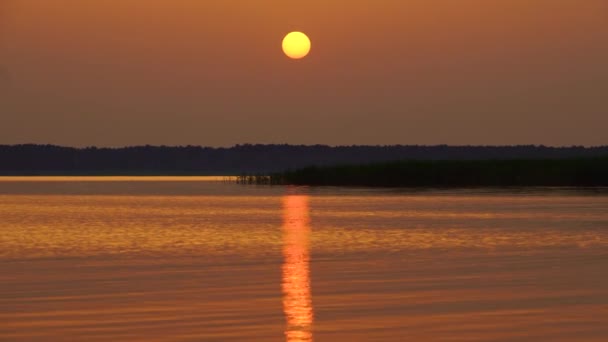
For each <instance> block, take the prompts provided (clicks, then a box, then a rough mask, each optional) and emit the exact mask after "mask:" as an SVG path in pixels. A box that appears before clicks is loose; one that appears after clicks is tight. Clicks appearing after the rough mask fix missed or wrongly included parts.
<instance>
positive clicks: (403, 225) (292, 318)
mask: <svg viewBox="0 0 608 342" xmlns="http://www.w3.org/2000/svg"><path fill="white" fill-rule="evenodd" d="M313 340H314V341H405V340H413V341H606V340H608V190H606V189H595V190H594V189H582V190H576V189H559V188H535V189H469V190H467V189H461V190H441V189H434V190H433V189H429V190H397V189H367V188H332V187H327V188H306V187H266V186H243V185H237V184H234V183H231V182H226V181H224V179H223V178H221V177H215V178H213V177H212V178H208V177H183V178H179V177H178V178H175V177H147V178H138V177H111V178H107V177H105V178H104V177H99V178H96V177H35V178H27V177H25V178H23V177H3V178H0V341H313Z"/></svg>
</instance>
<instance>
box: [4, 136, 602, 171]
mask: <svg viewBox="0 0 608 342" xmlns="http://www.w3.org/2000/svg"><path fill="white" fill-rule="evenodd" d="M601 156H608V146H602V147H588V148H585V147H582V146H572V147H546V146H532V145H530V146H446V145H439V146H403V145H395V146H338V147H330V146H324V145H314V146H294V145H249V144H247V145H236V146H234V147H231V148H211V147H200V146H178V147H169V146H136V147H124V148H97V147H87V148H71V147H60V146H54V145H12V146H9V145H0V174H4V175H222V174H223V175H238V174H270V173H273V172H281V171H284V170H288V169H292V170H293V169H300V168H303V167H307V166H332V165H341V164H366V163H377V162H387V161H393V160H508V159H522V160H524V159H564V158H593V157H601Z"/></svg>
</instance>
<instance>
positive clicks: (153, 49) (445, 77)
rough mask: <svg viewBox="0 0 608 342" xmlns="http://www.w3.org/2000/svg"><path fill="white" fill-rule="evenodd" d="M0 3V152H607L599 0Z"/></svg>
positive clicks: (605, 5)
mask: <svg viewBox="0 0 608 342" xmlns="http://www.w3.org/2000/svg"><path fill="white" fill-rule="evenodd" d="M1 1H2V2H0V144H1V143H8V144H12V143H25V142H35V143H54V144H64V145H74V146H83V145H104V146H120V145H134V144H167V145H177V144H197V145H198V144H201V145H212V146H220V145H222V146H226V145H232V144H236V143H245V142H251V143H305V144H314V143H321V144H397V143H400V144H440V143H446V144H528V143H535V144H547V145H570V144H585V145H598V144H608V138H607V135H606V134H605V132H604V131H605V128H606V127H608V96H607V95H606V94H608V63H607V62H606V61H607V60H608V2H606V1H605V0H584V1H580V0H533V1H531V0H493V1H487V0H408V1H403V0H374V1H372V0H369V1H363V0H360V1H358V0H349V1H346V0H306V1H304V0H302V1H285V0H205V1H200V0H87V1H82V0H53V1H40V0H1ZM291 30H301V31H304V32H306V33H307V34H308V35H309V36H310V37H311V39H312V42H313V50H312V53H311V55H310V56H309V57H307V58H305V59H304V60H301V61H291V60H288V59H287V58H286V57H285V56H284V55H283V54H282V52H281V48H280V44H281V40H282V38H283V36H284V35H285V34H286V33H288V32H289V31H291Z"/></svg>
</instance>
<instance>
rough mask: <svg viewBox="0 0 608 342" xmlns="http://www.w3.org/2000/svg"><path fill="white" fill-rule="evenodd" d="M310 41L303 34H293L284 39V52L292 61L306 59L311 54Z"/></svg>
mask: <svg viewBox="0 0 608 342" xmlns="http://www.w3.org/2000/svg"><path fill="white" fill-rule="evenodd" d="M310 47H311V44H310V39H309V38H308V36H307V35H305V34H304V33H302V32H291V33H290V34H288V35H286V36H285V38H283V52H285V54H286V55H287V57H289V58H292V59H301V58H304V57H306V56H307V55H308V53H310Z"/></svg>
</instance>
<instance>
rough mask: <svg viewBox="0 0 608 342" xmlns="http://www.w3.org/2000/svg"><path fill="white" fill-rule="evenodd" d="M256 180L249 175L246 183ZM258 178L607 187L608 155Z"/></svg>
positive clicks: (320, 170) (393, 165)
mask: <svg viewBox="0 0 608 342" xmlns="http://www.w3.org/2000/svg"><path fill="white" fill-rule="evenodd" d="M268 178H269V179H268ZM255 179H256V177H255V176H254V177H253V178H252V179H250V182H251V180H255ZM259 179H260V184H268V183H269V184H290V185H331V186H370V187H478V186H577V187H584V186H589V187H591V186H608V157H605V158H593V159H561V160H559V159H545V160H540V159H539V160H523V159H518V160H468V161H466V160H443V161H421V160H408V161H398V162H386V163H375V164H366V165H344V166H330V167H307V168H303V169H299V170H295V171H286V172H282V173H275V174H272V175H270V176H269V177H266V178H262V177H260V178H259Z"/></svg>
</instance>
